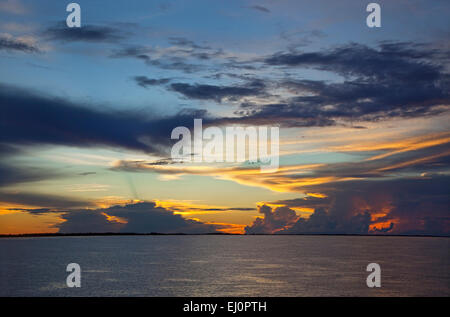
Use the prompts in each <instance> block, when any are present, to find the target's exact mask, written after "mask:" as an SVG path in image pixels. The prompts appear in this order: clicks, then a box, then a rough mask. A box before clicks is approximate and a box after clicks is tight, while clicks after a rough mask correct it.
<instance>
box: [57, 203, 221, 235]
mask: <svg viewBox="0 0 450 317" xmlns="http://www.w3.org/2000/svg"><path fill="white" fill-rule="evenodd" d="M105 214H106V215H107V216H113V217H118V218H119V219H121V220H122V222H126V223H120V222H117V221H115V220H114V219H110V220H108V219H107V216H106V215H105ZM62 218H63V219H64V220H66V221H65V222H63V223H61V224H58V225H57V227H58V228H59V232H63V233H86V232H133V233H151V232H158V233H213V232H216V229H215V226H213V225H208V224H204V223H202V222H199V221H195V220H190V219H184V218H183V217H181V216H180V215H176V214H174V213H173V212H172V211H170V210H167V209H165V208H162V207H156V204H155V203H153V202H141V203H135V204H128V205H124V206H112V207H109V208H104V209H93V210H77V211H70V212H66V213H65V214H63V215H62ZM123 220H125V221H123Z"/></svg>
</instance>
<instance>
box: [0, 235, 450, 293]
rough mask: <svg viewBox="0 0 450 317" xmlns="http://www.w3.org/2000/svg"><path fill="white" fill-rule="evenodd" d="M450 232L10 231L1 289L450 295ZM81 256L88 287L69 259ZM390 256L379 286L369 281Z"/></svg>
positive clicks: (1, 249)
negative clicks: (77, 283) (73, 279)
mask: <svg viewBox="0 0 450 317" xmlns="http://www.w3.org/2000/svg"><path fill="white" fill-rule="evenodd" d="M449 243H450V239H449V238H420V237H357V236H347V237H346V236H103V237H40V238H5V239H0V296H421V295H423V296H432V295H437V296H449V295H450V271H449V268H450V253H449V246H450V245H449ZM71 262H76V263H78V264H80V266H81V270H82V274H81V281H82V282H81V283H82V285H81V286H82V287H81V288H67V286H66V283H65V280H66V277H67V275H68V274H69V273H67V272H66V265H67V264H68V263H71ZM371 262H376V263H378V264H380V265H381V271H382V272H381V276H382V277H381V283H382V287H381V288H379V289H369V288H368V287H367V286H366V277H367V275H368V274H369V273H367V272H366V271H365V269H366V266H367V264H368V263H371Z"/></svg>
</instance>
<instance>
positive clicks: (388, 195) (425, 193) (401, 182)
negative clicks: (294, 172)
mask: <svg viewBox="0 0 450 317" xmlns="http://www.w3.org/2000/svg"><path fill="white" fill-rule="evenodd" d="M448 188H450V177H449V176H448V175H439V174H436V175H424V176H422V177H405V178H398V179H387V180H382V181H373V180H353V181H346V182H335V183H328V184H326V185H315V186H308V188H304V190H305V189H306V190H312V191H320V192H322V193H326V195H327V197H325V198H313V197H306V198H298V199H293V200H285V201H276V202H273V203H274V204H277V205H280V204H281V205H285V206H286V207H285V208H288V207H297V208H301V207H312V208H314V209H315V211H314V213H313V214H312V215H311V216H310V217H309V218H308V219H305V218H303V217H302V218H299V219H298V220H297V221H296V222H295V223H294V224H291V226H289V227H288V228H285V229H284V230H279V231H277V233H291V234H296V233H297V234H303V233H322V234H336V233H338V234H368V233H389V234H416V235H442V236H449V235H450V214H449V210H448V206H449V204H450V196H449V195H448ZM272 214H273V212H272V211H271V213H269V217H268V216H266V215H265V217H264V218H259V219H257V220H255V222H254V223H253V224H252V225H251V226H248V227H247V228H246V232H247V233H270V232H271V228H273V225H272V222H273V221H272V218H271V215H272ZM285 224H286V225H287V224H288V222H287V221H285ZM371 225H372V226H373V227H369V226H371Z"/></svg>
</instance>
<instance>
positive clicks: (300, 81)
mask: <svg viewBox="0 0 450 317" xmlns="http://www.w3.org/2000/svg"><path fill="white" fill-rule="evenodd" d="M77 3H78V4H79V5H80V7H81V27H80V28H69V27H67V25H66V23H65V21H66V17H67V15H68V14H69V13H68V12H66V6H67V5H68V4H69V1H67V2H64V1H45V0H40V1H26V0H0V114H1V115H0V234H23V233H55V232H61V233H81V232H83V233H86V232H138V233H149V232H160V233H211V232H225V233H247V234H275V233H276V234H295V233H306V234H323V233H327V234H404V235H443V236H448V235H450V214H449V211H450V210H449V205H450V204H449V188H450V173H449V172H450V169H449V162H450V129H449V128H450V126H449V125H450V124H449V122H450V121H449V119H450V112H449V109H450V94H449V92H450V89H449V88H450V87H449V86H450V77H449V69H450V68H449V65H450V64H449V56H450V54H449V52H450V46H449V44H450V42H449V38H450V37H449V35H450V22H449V19H448V16H449V15H450V4H449V2H448V1H438V0H434V1H418V0H416V1H403V0H402V1H378V2H377V3H379V4H380V6H381V27H379V28H369V27H368V26H367V25H366V17H367V15H368V14H369V13H368V12H366V6H367V4H368V3H369V2H368V1H366V2H365V1H356V0H355V1H322V0H317V1H313V2H311V1H298V0H295V1H285V0H277V1H269V0H266V1H214V2H211V1H138V0H129V1H102V0H96V1H78V2H77ZM194 119H202V120H203V125H204V126H205V127H219V128H220V129H226V128H227V127H236V126H239V127H266V126H268V127H278V128H279V131H280V132H279V133H280V142H279V143H280V146H279V153H280V157H279V161H280V166H279V168H278V170H276V171H273V172H270V173H262V172H261V170H260V168H259V166H258V164H251V163H250V162H248V161H246V162H234V163H230V162H226V163H220V162H213V163H206V162H192V163H189V162H188V163H186V162H184V163H181V162H176V161H173V160H172V159H171V148H172V146H173V144H174V143H175V141H174V140H172V139H171V131H172V130H173V129H174V128H176V127H179V126H185V127H188V128H189V129H191V128H193V123H194Z"/></svg>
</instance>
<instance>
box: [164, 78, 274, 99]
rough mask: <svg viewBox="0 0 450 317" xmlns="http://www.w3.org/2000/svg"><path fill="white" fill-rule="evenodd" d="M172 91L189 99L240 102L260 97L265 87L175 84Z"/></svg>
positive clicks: (254, 85)
mask: <svg viewBox="0 0 450 317" xmlns="http://www.w3.org/2000/svg"><path fill="white" fill-rule="evenodd" d="M170 87H171V89H172V90H174V91H176V92H178V93H180V94H182V95H184V96H185V97H187V98H189V99H199V100H215V101H216V102H221V101H222V99H224V98H228V99H230V100H239V99H240V98H242V97H247V96H260V95H263V94H265V88H266V87H265V85H264V83H263V82H261V81H253V82H250V83H248V84H246V85H245V86H215V85H202V84H194V85H191V84H186V83H173V84H171V85H170Z"/></svg>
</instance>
